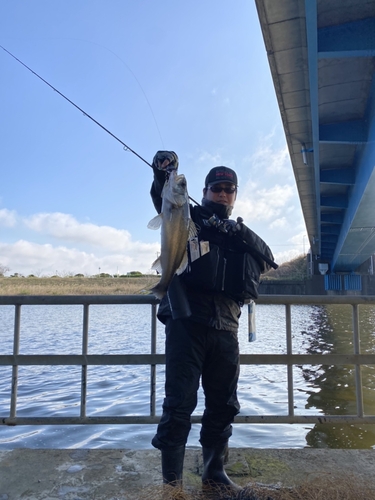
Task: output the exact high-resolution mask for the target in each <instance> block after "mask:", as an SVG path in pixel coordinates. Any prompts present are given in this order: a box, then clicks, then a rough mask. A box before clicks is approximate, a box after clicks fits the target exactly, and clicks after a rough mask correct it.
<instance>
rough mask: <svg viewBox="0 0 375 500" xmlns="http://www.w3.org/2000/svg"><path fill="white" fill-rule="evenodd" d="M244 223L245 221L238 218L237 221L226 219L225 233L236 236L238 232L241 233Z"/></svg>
mask: <svg viewBox="0 0 375 500" xmlns="http://www.w3.org/2000/svg"><path fill="white" fill-rule="evenodd" d="M242 221H243V219H242V218H241V217H237V220H233V219H226V220H225V221H224V228H225V231H226V232H227V233H229V234H234V233H237V232H238V231H241V229H242Z"/></svg>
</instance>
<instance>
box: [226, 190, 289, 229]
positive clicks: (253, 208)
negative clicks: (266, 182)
mask: <svg viewBox="0 0 375 500" xmlns="http://www.w3.org/2000/svg"><path fill="white" fill-rule="evenodd" d="M294 191H295V189H294V187H293V186H291V185H289V184H285V185H283V186H280V185H278V184H276V185H274V186H272V187H270V188H268V189H266V188H258V186H257V184H256V183H255V182H252V181H249V182H248V183H247V184H246V186H245V188H244V190H243V191H242V190H241V191H240V192H239V195H238V199H237V201H236V205H235V210H236V212H238V213H240V214H241V217H243V219H244V220H245V222H246V221H248V222H249V223H250V222H251V221H271V223H272V222H274V220H275V219H277V218H280V217H279V216H280V215H281V214H283V212H284V211H285V208H286V206H287V204H288V203H289V202H290V201H291V200H292V199H293V196H294Z"/></svg>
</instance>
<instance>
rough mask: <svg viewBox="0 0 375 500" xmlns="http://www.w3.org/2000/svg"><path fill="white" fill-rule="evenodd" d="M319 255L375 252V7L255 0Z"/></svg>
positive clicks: (353, 257) (350, 261)
mask: <svg viewBox="0 0 375 500" xmlns="http://www.w3.org/2000/svg"><path fill="white" fill-rule="evenodd" d="M255 1H256V5H257V9H258V15H259V19H260V23H261V28H262V31H263V37H264V40H265V45H266V49H267V55H268V59H269V64H270V67H271V72H272V77H273V81H274V86H275V90H276V94H277V99H278V103H279V107H280V112H281V116H282V120H283V125H284V130H285V134H286V139H287V143H288V147H289V152H290V157H291V161H292V165H293V170H294V175H295V179H296V183H297V187H298V192H299V197H300V201H301V206H302V211H303V215H304V219H305V223H306V228H307V232H308V236H309V240H310V246H311V251H312V254H313V255H314V257H315V260H316V261H318V262H320V263H327V264H328V265H329V271H330V272H335V273H337V272H354V271H355V270H356V269H358V267H359V266H360V265H361V264H363V263H364V262H365V261H367V260H368V259H369V258H370V257H371V256H372V255H373V254H374V253H375V169H374V166H375V79H374V73H375V0H277V1H274V0H255Z"/></svg>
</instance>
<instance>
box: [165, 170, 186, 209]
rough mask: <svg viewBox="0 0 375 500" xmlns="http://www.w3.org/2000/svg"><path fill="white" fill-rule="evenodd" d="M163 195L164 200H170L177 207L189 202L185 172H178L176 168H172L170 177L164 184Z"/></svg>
mask: <svg viewBox="0 0 375 500" xmlns="http://www.w3.org/2000/svg"><path fill="white" fill-rule="evenodd" d="M162 196H163V199H164V201H168V202H170V203H171V204H172V205H174V206H177V207H181V206H183V205H184V204H185V203H187V202H188V193H187V182H186V177H185V176H184V174H177V172H176V170H172V172H171V173H170V175H169V179H168V180H167V181H166V183H165V185H164V189H163V193H162Z"/></svg>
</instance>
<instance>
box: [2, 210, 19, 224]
mask: <svg viewBox="0 0 375 500" xmlns="http://www.w3.org/2000/svg"><path fill="white" fill-rule="evenodd" d="M16 223H17V214H16V212H15V211H14V210H7V209H6V208H2V209H1V210H0V226H5V227H14V226H15V225H16Z"/></svg>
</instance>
